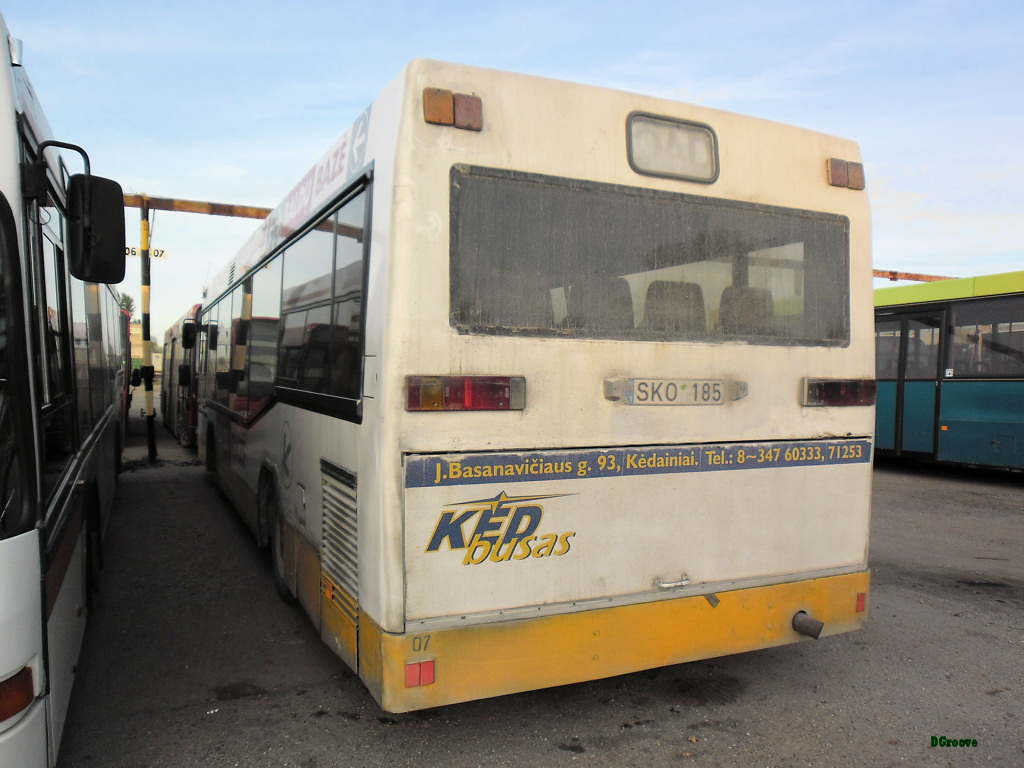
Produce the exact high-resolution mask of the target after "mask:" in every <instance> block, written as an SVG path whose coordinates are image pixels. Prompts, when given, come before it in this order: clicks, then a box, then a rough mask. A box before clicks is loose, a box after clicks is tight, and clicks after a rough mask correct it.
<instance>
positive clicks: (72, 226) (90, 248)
mask: <svg viewBox="0 0 1024 768" xmlns="http://www.w3.org/2000/svg"><path fill="white" fill-rule="evenodd" d="M68 257H69V259H68V260H69V266H70V269H71V274H72V275H74V276H75V277H77V278H78V279H79V280H84V281H85V282H87V283H111V284H113V283H120V282H121V281H122V280H124V266H125V256H124V193H123V192H122V191H121V185H120V184H118V183H117V182H116V181H111V180H110V179H104V178H101V177H99V176H91V175H85V174H80V173H78V174H75V175H74V176H72V177H71V178H70V179H69V181H68Z"/></svg>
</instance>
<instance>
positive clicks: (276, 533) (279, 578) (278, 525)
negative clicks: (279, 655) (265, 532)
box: [266, 488, 295, 605]
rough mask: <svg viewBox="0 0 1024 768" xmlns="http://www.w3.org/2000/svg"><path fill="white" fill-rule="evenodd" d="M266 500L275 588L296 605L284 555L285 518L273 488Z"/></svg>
mask: <svg viewBox="0 0 1024 768" xmlns="http://www.w3.org/2000/svg"><path fill="white" fill-rule="evenodd" d="M266 500H267V501H266V505H267V524H268V526H269V528H270V572H271V574H272V575H273V577H274V589H276V590H277V596H278V597H280V598H281V600H282V601H283V602H285V603H287V604H288V605H294V604H295V594H294V593H293V592H292V589H291V587H289V586H288V566H287V564H286V562H285V557H284V520H283V519H282V515H281V505H280V504H278V501H277V495H276V494H275V493H274V490H273V488H270V489H268V492H267V495H266Z"/></svg>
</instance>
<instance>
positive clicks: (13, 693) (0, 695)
mask: <svg viewBox="0 0 1024 768" xmlns="http://www.w3.org/2000/svg"><path fill="white" fill-rule="evenodd" d="M35 698H36V688H35V681H34V680H33V679H32V668H31V667H25V668H24V669H22V670H21V671H20V672H18V673H17V674H15V675H12V676H11V677H9V678H7V679H6V680H4V681H2V682H0V722H3V721H4V720H6V719H8V718H10V717H14V716H15V715H17V714H18V713H20V712H24V711H25V710H26V709H28V708H29V707H30V706H32V702H33V701H35Z"/></svg>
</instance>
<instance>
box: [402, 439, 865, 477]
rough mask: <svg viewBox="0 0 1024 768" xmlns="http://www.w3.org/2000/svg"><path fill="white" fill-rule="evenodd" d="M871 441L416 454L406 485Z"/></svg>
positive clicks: (853, 455)
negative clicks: (434, 454)
mask: <svg viewBox="0 0 1024 768" xmlns="http://www.w3.org/2000/svg"><path fill="white" fill-rule="evenodd" d="M870 461H871V441H870V440H803V441H797V442H780V443H740V444H737V443H727V444H721V445H687V446H681V445H664V446H655V447H647V448H608V449H605V450H601V449H590V450H583V451H580V450H567V451H531V452H525V453H472V454H460V455H452V454H449V455H444V456H410V457H409V458H408V459H407V460H406V465H405V487H406V488H432V487H438V486H454V485H482V484H485V483H494V482H508V481H509V480H519V481H539V480H583V479H592V478H601V477H637V476H642V475H674V474H685V473H688V472H724V471H735V470H742V469H769V468H781V467H814V466H820V465H833V464H863V463H867V462H870Z"/></svg>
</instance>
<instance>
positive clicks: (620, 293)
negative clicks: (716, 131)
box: [450, 166, 850, 346]
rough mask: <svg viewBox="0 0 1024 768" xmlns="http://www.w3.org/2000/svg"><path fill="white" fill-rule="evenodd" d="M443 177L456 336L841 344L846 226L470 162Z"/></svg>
mask: <svg viewBox="0 0 1024 768" xmlns="http://www.w3.org/2000/svg"><path fill="white" fill-rule="evenodd" d="M451 177H452V178H451V180H452V184H451V194H452V205H451V210H452V223H451V225H452V229H451V264H450V268H451V286H452V288H451V307H450V311H451V324H452V326H453V327H455V328H456V329H457V330H458V331H460V332H463V333H482V334H497V335H508V334H516V335H536V336H566V337H576V338H610V339H628V340H636V341H673V340H680V341H707V342H718V341H727V340H739V341H745V342H748V343H754V344H775V345H807V346H843V345H846V344H848V343H849V339H850V331H849V314H850V313H849V221H848V219H846V217H843V216H838V215H834V214H823V213H815V212H809V211H800V210H791V209H784V208H777V207H769V206H764V205H752V204H747V203H737V202H734V201H728V200H720V199H716V198H707V197H698V196H694V195H682V194H676V193H668V192H661V191H656V190H647V189H639V188H633V187H623V186H615V185H610V184H598V183H593V182H582V181H578V180H572V179H561V178H554V177H549V176H539V175H536V174H525V173H517V172H510V171H501V170H494V169H485V168H478V167H469V166H455V167H454V168H453V169H452V173H451Z"/></svg>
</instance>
